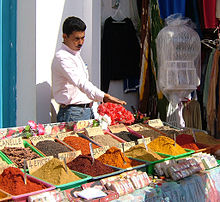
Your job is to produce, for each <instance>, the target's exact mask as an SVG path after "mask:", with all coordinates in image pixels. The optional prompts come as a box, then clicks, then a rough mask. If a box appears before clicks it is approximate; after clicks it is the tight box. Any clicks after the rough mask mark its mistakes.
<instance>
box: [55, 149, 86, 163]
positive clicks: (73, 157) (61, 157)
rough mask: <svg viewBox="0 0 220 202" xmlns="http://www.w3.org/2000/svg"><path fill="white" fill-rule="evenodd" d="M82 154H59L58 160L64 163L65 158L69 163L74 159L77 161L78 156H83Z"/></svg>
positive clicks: (79, 152)
mask: <svg viewBox="0 0 220 202" xmlns="http://www.w3.org/2000/svg"><path fill="white" fill-rule="evenodd" d="M81 154H82V152H81V151H80V150H79V151H72V152H63V153H59V154H58V158H59V159H60V160H61V161H63V160H64V158H65V159H66V162H67V163H69V162H70V161H72V160H73V159H75V158H76V157H77V156H79V155H81Z"/></svg>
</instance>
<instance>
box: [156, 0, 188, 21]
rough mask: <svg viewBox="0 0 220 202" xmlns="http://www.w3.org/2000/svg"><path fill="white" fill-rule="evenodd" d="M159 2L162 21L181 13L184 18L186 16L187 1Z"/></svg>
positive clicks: (166, 0) (169, 0)
mask: <svg viewBox="0 0 220 202" xmlns="http://www.w3.org/2000/svg"><path fill="white" fill-rule="evenodd" d="M158 2H159V7H160V17H161V18H162V19H165V18H167V17H168V16H169V15H172V14H175V13H181V14H182V15H183V16H185V14H186V0H158Z"/></svg>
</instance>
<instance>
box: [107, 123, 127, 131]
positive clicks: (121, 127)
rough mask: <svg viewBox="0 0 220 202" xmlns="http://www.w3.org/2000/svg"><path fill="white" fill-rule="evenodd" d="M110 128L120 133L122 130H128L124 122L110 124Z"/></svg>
mask: <svg viewBox="0 0 220 202" xmlns="http://www.w3.org/2000/svg"><path fill="white" fill-rule="evenodd" d="M108 128H109V130H110V131H111V132H112V133H120V132H122V131H126V132H128V129H127V128H126V127H125V125H124V124H118V125H113V126H109V127H108Z"/></svg>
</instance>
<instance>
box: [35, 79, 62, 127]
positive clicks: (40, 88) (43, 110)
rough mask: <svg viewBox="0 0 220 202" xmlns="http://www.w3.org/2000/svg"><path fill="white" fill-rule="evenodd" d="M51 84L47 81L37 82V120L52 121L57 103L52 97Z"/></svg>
mask: <svg viewBox="0 0 220 202" xmlns="http://www.w3.org/2000/svg"><path fill="white" fill-rule="evenodd" d="M51 92H52V90H51V86H50V84H49V83H48V82H46V81H45V82H43V83H39V84H37V95H38V96H37V122H38V123H51V122H52V123H54V122H56V114H57V112H58V109H59V105H58V104H57V103H56V102H55V100H54V99H53V97H52V93H51Z"/></svg>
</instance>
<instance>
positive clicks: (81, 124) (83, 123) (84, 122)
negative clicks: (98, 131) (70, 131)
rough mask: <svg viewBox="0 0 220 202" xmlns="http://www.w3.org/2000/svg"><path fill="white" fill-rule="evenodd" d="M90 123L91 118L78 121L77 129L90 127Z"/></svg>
mask: <svg viewBox="0 0 220 202" xmlns="http://www.w3.org/2000/svg"><path fill="white" fill-rule="evenodd" d="M89 124H90V122H89V120H82V121H78V122H77V123H76V129H77V130H82V129H84V128H86V127H88V126H89Z"/></svg>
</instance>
